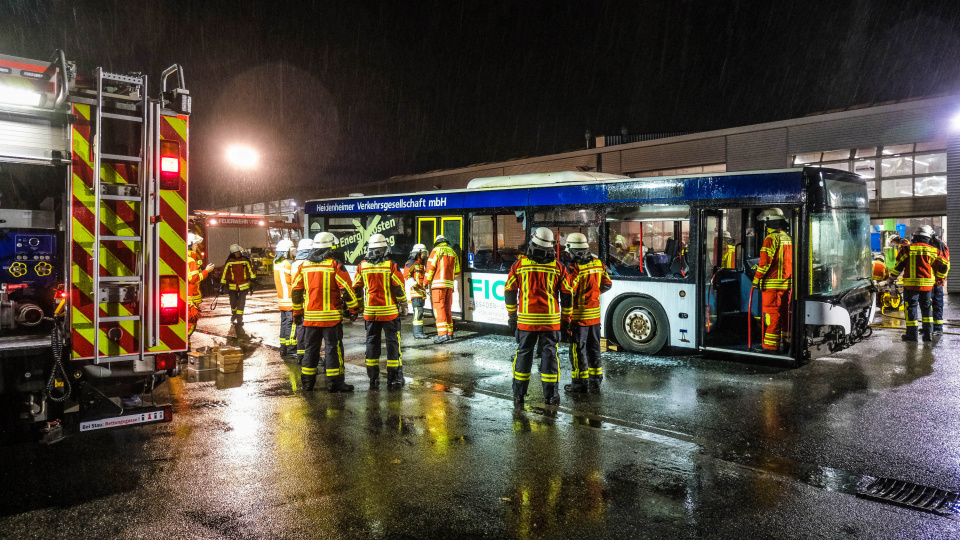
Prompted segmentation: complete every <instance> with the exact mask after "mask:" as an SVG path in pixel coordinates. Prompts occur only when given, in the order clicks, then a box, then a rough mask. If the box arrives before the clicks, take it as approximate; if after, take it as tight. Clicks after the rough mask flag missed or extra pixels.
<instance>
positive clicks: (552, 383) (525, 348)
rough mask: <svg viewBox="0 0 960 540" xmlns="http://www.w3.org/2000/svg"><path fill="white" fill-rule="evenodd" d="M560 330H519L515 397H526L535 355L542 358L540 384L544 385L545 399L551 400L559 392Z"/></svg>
mask: <svg viewBox="0 0 960 540" xmlns="http://www.w3.org/2000/svg"><path fill="white" fill-rule="evenodd" d="M559 341H560V331H559V330H537V331H531V330H520V329H517V352H516V354H514V355H513V396H514V397H519V396H525V395H526V394H527V386H529V384H530V369H531V368H532V367H533V355H534V352H536V354H537V356H539V357H540V383H541V384H542V385H543V397H544V398H545V399H549V398H551V397H553V396H555V395H559V393H558V392H557V383H558V382H559V380H560V358H559V357H558V356H557V342H559Z"/></svg>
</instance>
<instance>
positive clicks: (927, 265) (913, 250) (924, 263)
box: [887, 225, 949, 341]
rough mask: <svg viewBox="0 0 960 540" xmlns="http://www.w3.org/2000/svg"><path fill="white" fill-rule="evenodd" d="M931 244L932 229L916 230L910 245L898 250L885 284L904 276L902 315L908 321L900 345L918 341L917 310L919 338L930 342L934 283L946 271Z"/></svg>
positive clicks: (938, 251) (937, 250)
mask: <svg viewBox="0 0 960 540" xmlns="http://www.w3.org/2000/svg"><path fill="white" fill-rule="evenodd" d="M932 242H933V229H932V228H931V227H930V226H929V225H924V226H923V227H919V228H917V230H915V231H914V232H913V241H912V242H911V243H910V245H908V246H905V247H901V248H900V252H899V253H898V254H897V265H896V266H895V267H894V268H893V271H892V272H890V277H889V278H887V283H892V282H893V281H894V280H896V279H897V278H898V277H900V275H901V274H903V297H904V301H905V302H906V309H905V310H904V314H905V315H906V319H907V333H906V334H904V335H903V336H901V338H902V339H903V341H917V337H918V336H917V330H918V328H917V307H918V306H919V307H920V316H921V317H922V319H921V322H922V328H921V329H920V336H921V337H922V338H923V341H930V340H931V339H933V337H932V336H931V333H932V326H933V315H932V314H931V313H930V304H931V295H932V290H933V286H934V284H935V283H936V280H937V279H938V278H941V277H945V276H946V275H947V270H948V269H949V267H948V266H947V262H946V260H944V258H943V255H942V254H941V253H940V250H939V249H937V248H936V247H934V246H933V245H932V244H931V243H932Z"/></svg>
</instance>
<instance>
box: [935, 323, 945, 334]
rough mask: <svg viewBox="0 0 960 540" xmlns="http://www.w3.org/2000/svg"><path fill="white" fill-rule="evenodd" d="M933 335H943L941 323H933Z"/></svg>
mask: <svg viewBox="0 0 960 540" xmlns="http://www.w3.org/2000/svg"><path fill="white" fill-rule="evenodd" d="M933 335H934V336H940V335H943V325H942V324H935V325H933Z"/></svg>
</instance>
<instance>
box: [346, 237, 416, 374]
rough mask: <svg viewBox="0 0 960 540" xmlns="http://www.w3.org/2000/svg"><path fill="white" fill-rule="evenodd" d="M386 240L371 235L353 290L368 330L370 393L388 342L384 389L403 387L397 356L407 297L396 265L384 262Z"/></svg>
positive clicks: (398, 355)
mask: <svg viewBox="0 0 960 540" xmlns="http://www.w3.org/2000/svg"><path fill="white" fill-rule="evenodd" d="M389 247H390V246H389V243H388V242H387V238H386V237H385V236H383V235H382V234H374V235H372V236H371V237H370V240H369V243H368V244H367V255H366V257H365V258H364V260H363V261H361V262H360V264H359V265H357V273H356V274H355V275H354V278H353V289H354V291H355V292H356V294H357V296H358V297H360V296H362V297H363V319H364V321H365V326H366V330H367V376H368V377H370V389H371V390H376V389H378V388H379V386H380V351H381V344H382V342H383V341H386V342H387V388H390V389H391V390H393V389H399V388H402V387H403V384H404V380H403V362H402V361H401V358H402V356H401V353H400V317H401V316H403V315H406V313H407V295H406V293H405V292H404V290H403V274H401V273H400V269H399V268H397V263H395V262H393V261H391V260H390V259H388V258H387V250H388V249H389Z"/></svg>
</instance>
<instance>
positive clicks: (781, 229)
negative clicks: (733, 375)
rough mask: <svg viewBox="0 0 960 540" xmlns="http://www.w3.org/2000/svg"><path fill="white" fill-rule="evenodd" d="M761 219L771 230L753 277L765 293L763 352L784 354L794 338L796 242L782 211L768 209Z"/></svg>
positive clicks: (754, 283) (763, 295) (763, 296)
mask: <svg viewBox="0 0 960 540" xmlns="http://www.w3.org/2000/svg"><path fill="white" fill-rule="evenodd" d="M757 219H758V220H759V221H760V223H761V224H762V225H763V226H764V227H765V228H766V230H767V237H766V238H765V239H764V240H763V247H762V248H761V249H760V262H759V263H758V264H757V271H756V273H755V274H754V276H753V286H754V287H757V288H758V289H760V291H761V294H762V297H761V298H762V304H763V309H762V312H763V324H762V325H761V327H762V328H763V349H764V350H767V351H778V352H783V351H784V350H786V348H787V347H788V345H787V343H786V342H788V341H789V335H790V334H789V332H790V329H789V328H788V327H787V325H788V319H789V312H790V292H791V289H792V287H793V241H792V240H791V239H790V235H789V234H787V232H786V229H787V219H786V217H785V216H784V215H783V211H782V210H780V209H779V208H770V209H767V210H764V211H763V212H761V213H760V217H759V218H757ZM785 334H786V336H785Z"/></svg>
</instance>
